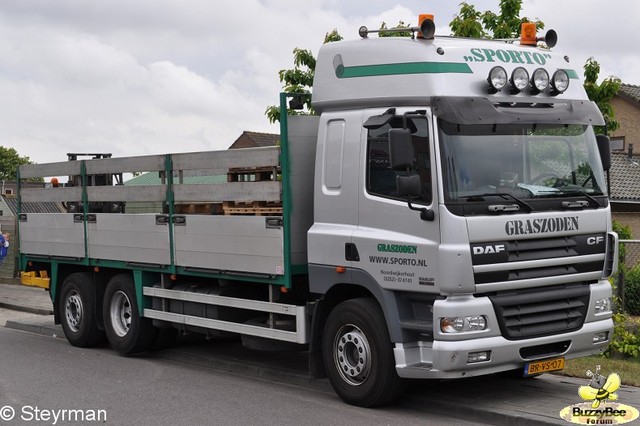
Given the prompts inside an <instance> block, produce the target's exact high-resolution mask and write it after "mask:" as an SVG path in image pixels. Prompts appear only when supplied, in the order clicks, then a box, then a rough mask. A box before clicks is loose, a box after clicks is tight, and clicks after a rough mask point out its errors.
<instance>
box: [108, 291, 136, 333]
mask: <svg viewBox="0 0 640 426" xmlns="http://www.w3.org/2000/svg"><path fill="white" fill-rule="evenodd" d="M109 311H110V314H111V315H110V317H111V326H112V327H113V331H114V332H115V333H116V335H118V337H124V336H126V335H127V333H128V332H129V329H130V328H131V302H130V301H129V298H128V297H127V295H126V294H125V293H124V292H123V291H118V292H116V293H115V294H114V295H113V297H112V298H111V305H110V310H109Z"/></svg>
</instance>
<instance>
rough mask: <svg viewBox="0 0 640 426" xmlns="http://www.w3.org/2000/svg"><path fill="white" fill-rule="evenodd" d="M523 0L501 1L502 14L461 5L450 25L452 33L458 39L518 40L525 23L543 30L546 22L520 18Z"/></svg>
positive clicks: (464, 3)
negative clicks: (533, 24)
mask: <svg viewBox="0 0 640 426" xmlns="http://www.w3.org/2000/svg"><path fill="white" fill-rule="evenodd" d="M521 8H522V0H500V13H499V14H496V13H494V12H492V11H490V10H487V11H485V12H479V11H477V10H476V8H475V7H474V6H473V5H470V4H468V3H466V2H462V3H460V11H459V12H458V14H457V15H455V16H454V18H453V21H451V22H450V23H449V27H450V28H451V33H452V34H453V35H454V36H458V37H474V38H481V37H486V38H499V39H502V38H518V37H520V27H521V26H522V24H523V23H524V22H535V24H536V27H537V28H538V29H539V30H541V29H543V28H544V22H542V21H541V20H539V19H538V18H536V20H535V21H531V20H530V19H529V18H527V17H526V16H523V17H520V16H519V15H520V9H521Z"/></svg>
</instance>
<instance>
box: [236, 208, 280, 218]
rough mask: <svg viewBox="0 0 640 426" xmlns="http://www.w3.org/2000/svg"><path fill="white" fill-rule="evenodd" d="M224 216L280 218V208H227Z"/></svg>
mask: <svg viewBox="0 0 640 426" xmlns="http://www.w3.org/2000/svg"><path fill="white" fill-rule="evenodd" d="M224 214H225V215H227V216H231V215H247V216H282V207H257V208H256V207H227V208H225V209H224Z"/></svg>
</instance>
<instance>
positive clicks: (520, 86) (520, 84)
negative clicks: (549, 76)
mask: <svg viewBox="0 0 640 426" xmlns="http://www.w3.org/2000/svg"><path fill="white" fill-rule="evenodd" d="M509 82H510V83H511V87H513V89H514V90H515V91H516V92H522V91H523V90H524V89H526V88H527V86H528V85H529V73H528V72H527V70H526V69H524V68H523V67H518V68H516V69H514V70H513V72H512V73H511V79H510V80H509Z"/></svg>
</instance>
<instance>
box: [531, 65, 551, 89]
mask: <svg viewBox="0 0 640 426" xmlns="http://www.w3.org/2000/svg"><path fill="white" fill-rule="evenodd" d="M547 87H549V73H548V72H547V70H545V69H544V68H538V69H537V70H535V71H534V72H533V74H532V76H531V91H532V92H534V94H536V95H537V94H538V93H540V92H544V91H545V90H546V89H547Z"/></svg>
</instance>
